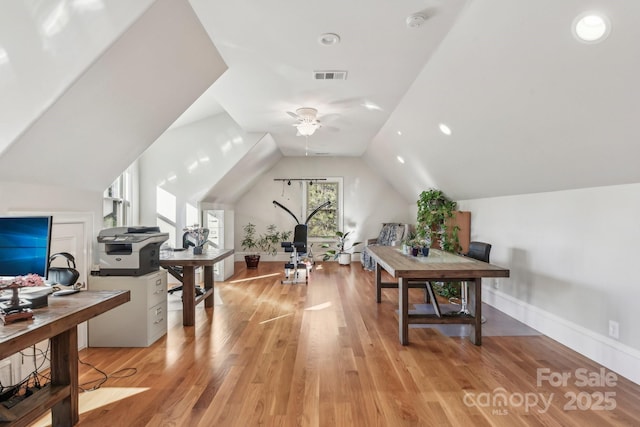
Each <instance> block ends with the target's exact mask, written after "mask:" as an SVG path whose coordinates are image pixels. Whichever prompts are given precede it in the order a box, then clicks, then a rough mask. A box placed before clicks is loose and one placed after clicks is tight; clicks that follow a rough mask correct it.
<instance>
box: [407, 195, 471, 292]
mask: <svg viewBox="0 0 640 427" xmlns="http://www.w3.org/2000/svg"><path fill="white" fill-rule="evenodd" d="M457 205H458V204H457V203H456V202H455V201H453V200H450V199H449V198H448V197H447V196H446V195H445V194H444V193H443V192H442V191H441V190H436V189H434V188H432V189H430V190H427V191H423V192H422V193H420V197H419V198H418V215H417V226H416V233H417V235H418V239H421V240H424V241H425V242H427V244H428V245H429V246H431V245H432V244H433V243H435V242H438V243H439V244H440V249H442V250H443V251H445V252H454V253H455V252H460V250H461V246H460V240H459V238H458V231H459V230H460V227H458V226H457V225H451V224H452V222H453V221H452V219H453V217H454V215H455V211H456V207H457ZM434 290H435V292H436V293H437V294H439V295H441V296H443V297H445V298H459V297H460V287H459V285H458V282H436V283H435V287H434Z"/></svg>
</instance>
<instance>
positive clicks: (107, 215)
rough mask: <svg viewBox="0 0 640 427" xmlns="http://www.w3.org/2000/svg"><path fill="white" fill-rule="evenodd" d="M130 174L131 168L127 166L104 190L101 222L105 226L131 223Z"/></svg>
mask: <svg viewBox="0 0 640 427" xmlns="http://www.w3.org/2000/svg"><path fill="white" fill-rule="evenodd" d="M132 174H133V171H132V169H131V168H127V170H125V171H124V172H123V173H122V175H120V176H119V177H118V178H116V180H115V181H113V184H111V185H110V186H109V188H107V189H106V190H105V191H104V195H103V199H102V216H103V218H102V224H103V226H104V227H105V228H110V227H123V226H126V225H130V224H131V223H132V209H133V207H132V193H133V189H132Z"/></svg>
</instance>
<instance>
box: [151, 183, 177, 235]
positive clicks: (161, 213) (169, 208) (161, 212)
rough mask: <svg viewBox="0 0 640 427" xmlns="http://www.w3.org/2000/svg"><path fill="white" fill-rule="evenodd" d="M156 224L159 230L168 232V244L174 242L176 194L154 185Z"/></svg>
mask: <svg viewBox="0 0 640 427" xmlns="http://www.w3.org/2000/svg"><path fill="white" fill-rule="evenodd" d="M156 225H157V226H158V227H160V231H162V232H164V233H169V244H170V245H171V246H172V245H173V244H175V242H176V196H174V195H173V194H171V193H169V192H168V191H167V190H165V189H163V188H160V187H156Z"/></svg>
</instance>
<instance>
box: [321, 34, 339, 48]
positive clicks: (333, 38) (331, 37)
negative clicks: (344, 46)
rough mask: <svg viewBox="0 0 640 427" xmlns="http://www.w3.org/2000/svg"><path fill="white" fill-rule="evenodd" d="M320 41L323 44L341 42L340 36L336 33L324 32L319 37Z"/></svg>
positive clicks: (329, 44) (328, 44)
mask: <svg viewBox="0 0 640 427" xmlns="http://www.w3.org/2000/svg"><path fill="white" fill-rule="evenodd" d="M318 43H320V44H321V45H323V46H331V45H334V44H338V43H340V36H339V35H337V34H335V33H324V34H321V35H320V37H319V38H318Z"/></svg>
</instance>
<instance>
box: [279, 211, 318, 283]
mask: <svg viewBox="0 0 640 427" xmlns="http://www.w3.org/2000/svg"><path fill="white" fill-rule="evenodd" d="M273 205H274V206H277V207H279V208H282V209H283V210H284V211H286V212H287V213H288V214H289V215H291V216H292V217H293V219H294V220H295V221H296V226H295V228H294V229H293V241H291V242H281V244H280V245H281V246H282V247H283V248H284V251H285V252H289V253H291V255H290V257H289V262H287V263H285V265H284V276H285V280H282V281H281V283H283V284H285V283H294V284H295V283H302V280H303V277H302V275H301V274H300V270H302V271H303V272H304V283H305V284H308V283H309V274H310V273H311V270H312V269H313V255H311V254H310V252H311V251H310V250H309V251H308V250H307V224H308V223H309V220H310V219H311V218H313V216H314V215H315V214H316V213H318V212H319V211H320V210H321V209H324V208H326V207H328V206H330V205H331V202H330V201H327V202H325V203H323V204H321V205H320V206H318V207H317V208H316V209H314V210H313V212H311V213H310V214H309V216H308V217H307V219H306V220H305V222H304V224H301V223H300V221H299V220H298V217H297V216H295V215H294V213H293V212H291V211H290V210H289V209H287V208H286V207H285V206H283V205H282V204H280V203H278V202H277V201H275V200H274V201H273ZM308 252H309V253H308ZM309 255H311V258H310V261H308V262H305V260H304V258H305V257H307V258H308V257H309Z"/></svg>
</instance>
